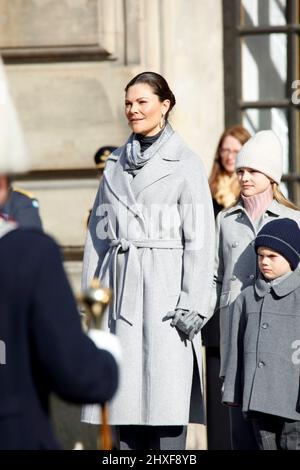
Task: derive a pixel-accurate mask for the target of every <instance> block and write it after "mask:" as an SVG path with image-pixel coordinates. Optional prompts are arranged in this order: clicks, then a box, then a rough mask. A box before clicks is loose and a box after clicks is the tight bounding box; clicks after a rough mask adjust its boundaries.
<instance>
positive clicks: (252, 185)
mask: <svg viewBox="0 0 300 470" xmlns="http://www.w3.org/2000/svg"><path fill="white" fill-rule="evenodd" d="M237 175H238V180H239V183H240V187H241V192H242V194H243V196H246V197H247V196H255V195H256V194H259V193H263V192H264V191H266V189H268V187H269V186H270V185H271V180H270V179H269V178H268V177H267V176H266V175H264V174H263V173H260V172H259V171H255V170H252V169H251V168H240V169H239V170H238V171H237Z"/></svg>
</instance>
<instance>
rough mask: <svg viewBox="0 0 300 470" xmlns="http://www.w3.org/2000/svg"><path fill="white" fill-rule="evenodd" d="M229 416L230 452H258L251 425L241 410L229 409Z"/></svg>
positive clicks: (239, 408) (238, 408)
mask: <svg viewBox="0 0 300 470" xmlns="http://www.w3.org/2000/svg"><path fill="white" fill-rule="evenodd" d="M229 415H230V431H231V432H230V434H231V448H232V450H259V446H258V444H257V440H256V437H255V433H254V429H253V426H252V423H251V421H250V420H249V419H246V418H245V415H244V413H243V412H242V408H241V407H239V406H238V407H232V408H230V411H229Z"/></svg>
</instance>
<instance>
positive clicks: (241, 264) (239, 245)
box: [211, 200, 300, 376]
mask: <svg viewBox="0 0 300 470" xmlns="http://www.w3.org/2000/svg"><path fill="white" fill-rule="evenodd" d="M278 217H281V218H283V217H288V218H290V219H293V220H295V221H296V222H297V223H298V224H299V226H300V211H296V210H293V209H290V208H288V207H286V206H284V205H282V204H279V203H278V202H277V201H276V200H273V201H272V203H271V204H270V206H269V207H268V209H267V210H266V212H265V213H264V214H263V217H262V220H261V221H260V224H259V226H258V227H257V228H255V227H254V226H253V224H252V222H251V220H250V218H249V217H248V215H247V212H246V210H245V208H244V206H243V204H242V202H239V203H238V204H236V205H235V206H234V207H231V208H230V209H228V210H227V211H222V212H220V213H219V215H218V217H217V232H216V253H215V270H214V285H213V291H212V298H211V311H215V315H220V348H221V371H220V375H221V376H224V367H225V365H226V356H227V351H228V344H229V343H228V335H229V333H230V314H229V309H230V305H231V304H232V303H233V302H234V300H235V299H236V298H237V296H238V295H239V294H240V292H241V291H242V290H243V289H245V288H246V287H248V286H250V285H253V284H254V282H255V279H256V277H257V274H258V268H257V260H256V253H255V250H254V240H255V237H256V234H257V232H258V231H259V230H260V229H261V227H262V226H263V225H264V224H266V223H268V222H270V221H271V220H273V219H276V218H278Z"/></svg>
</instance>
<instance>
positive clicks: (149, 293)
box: [82, 132, 214, 425]
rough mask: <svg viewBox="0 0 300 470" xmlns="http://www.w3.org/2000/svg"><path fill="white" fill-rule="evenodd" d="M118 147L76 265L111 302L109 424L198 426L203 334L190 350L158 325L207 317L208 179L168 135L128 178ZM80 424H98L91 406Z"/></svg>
mask: <svg viewBox="0 0 300 470" xmlns="http://www.w3.org/2000/svg"><path fill="white" fill-rule="evenodd" d="M125 148H126V145H125V146H123V147H120V148H119V149H117V150H116V151H115V152H114V153H113V154H112V155H111V156H110V158H109V159H108V161H107V164H106V169H105V171H104V174H103V179H102V181H101V183H100V187H99V191H98V194H97V197H96V201H95V205H94V208H93V211H92V215H91V219H90V224H89V231H88V235H87V240H86V246H85V254H84V266H83V287H86V286H87V285H88V284H89V282H90V280H91V279H92V277H93V276H94V275H96V276H99V277H100V279H101V280H102V283H103V285H104V286H109V287H111V288H112V289H114V294H115V301H114V303H113V304H112V305H111V306H110V309H109V311H108V312H107V313H106V316H105V318H104V329H107V330H109V331H111V332H114V333H116V335H117V336H118V338H119V339H120V341H121V346H122V349H123V363H122V367H121V379H120V387H119V391H118V392H117V394H116V397H115V399H114V400H113V401H112V403H111V405H110V422H111V424H117V425H122V424H135V425H186V424H187V423H188V422H203V403H202V395H201V390H200V383H199V384H198V385H199V386H198V391H197V392H196V393H195V395H194V393H193V394H192V378H193V366H194V357H193V354H195V358H196V361H195V364H196V366H197V368H198V371H199V374H200V377H201V334H198V335H196V336H195V338H194V340H193V342H192V343H191V342H190V341H188V340H186V339H185V338H186V337H185V338H184V337H183V335H181V334H180V333H179V332H178V331H177V329H176V328H173V327H171V326H170V320H167V321H166V320H164V317H165V316H166V314H167V313H168V312H169V311H171V310H174V309H175V308H176V307H180V308H183V309H188V310H189V309H193V310H196V311H197V312H199V313H200V314H201V315H203V316H204V317H206V316H207V315H208V307H209V298H210V287H211V283H212V276H213V257H214V255H213V252H214V216H213V209H212V202H211V196H210V191H209V187H208V183H207V178H206V176H205V171H204V168H203V166H202V163H201V160H200V158H199V157H198V156H197V155H195V154H194V153H193V152H192V151H191V150H189V149H188V148H187V146H186V145H185V144H184V143H183V141H182V140H181V138H180V137H179V136H178V134H177V133H176V132H175V133H173V134H172V136H171V137H170V138H169V139H168V141H167V142H165V143H164V144H163V145H162V146H161V147H160V148H159V150H158V152H157V153H156V154H155V155H154V156H153V157H152V158H151V159H150V161H149V162H148V163H147V164H146V165H145V166H144V167H143V168H142V169H141V170H140V171H139V172H138V174H137V175H136V176H135V178H133V179H132V177H131V175H129V174H128V173H127V172H126V171H124V164H125V158H126V157H125ZM193 351H194V353H193ZM194 391H195V390H194V387H193V392H194ZM192 395H193V397H194V398H195V400H194V399H192ZM82 419H83V421H87V422H93V423H97V422H98V421H99V413H98V411H97V409H96V407H86V409H85V410H84V413H83V418H82Z"/></svg>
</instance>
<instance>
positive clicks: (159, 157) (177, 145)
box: [131, 132, 182, 197]
mask: <svg viewBox="0 0 300 470" xmlns="http://www.w3.org/2000/svg"><path fill="white" fill-rule="evenodd" d="M181 146H182V144H181V142H180V140H179V138H178V136H177V134H176V132H174V133H173V134H172V136H171V137H170V139H169V140H168V141H167V142H166V143H165V144H164V145H162V147H161V148H160V149H159V150H158V152H157V154H156V155H155V156H154V157H153V158H151V160H150V161H149V162H148V163H147V164H146V165H145V166H144V167H143V168H142V169H141V170H140V171H139V173H138V174H137V175H136V177H135V178H134V179H133V181H132V183H131V188H132V191H133V194H134V196H135V197H137V196H138V195H139V193H140V192H141V191H143V190H144V189H145V188H147V187H148V186H150V185H152V184H153V183H155V182H156V181H159V180H160V179H162V178H165V177H166V176H168V175H170V174H171V173H173V172H174V170H175V169H176V168H177V166H178V162H179V161H180V153H181V152H180V149H181Z"/></svg>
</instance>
